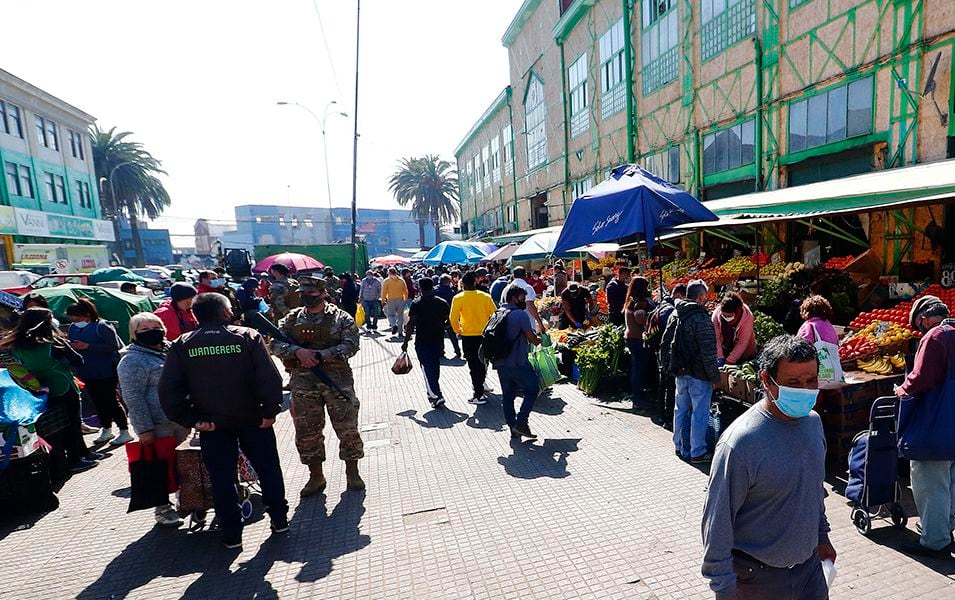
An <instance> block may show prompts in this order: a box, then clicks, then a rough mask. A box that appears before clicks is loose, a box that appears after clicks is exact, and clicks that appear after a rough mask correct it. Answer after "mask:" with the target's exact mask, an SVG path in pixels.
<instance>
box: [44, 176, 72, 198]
mask: <svg viewBox="0 0 955 600" xmlns="http://www.w3.org/2000/svg"><path fill="white" fill-rule="evenodd" d="M43 181H44V183H45V184H46V195H47V197H48V198H49V199H50V202H53V203H56V204H66V203H67V201H66V180H65V179H63V176H62V175H54V174H53V173H44V174H43Z"/></svg>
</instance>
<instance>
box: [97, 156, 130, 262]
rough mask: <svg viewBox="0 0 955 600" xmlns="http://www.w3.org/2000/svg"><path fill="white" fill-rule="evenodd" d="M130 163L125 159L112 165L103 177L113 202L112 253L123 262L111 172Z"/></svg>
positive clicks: (114, 189) (121, 240) (116, 203)
mask: <svg viewBox="0 0 955 600" xmlns="http://www.w3.org/2000/svg"><path fill="white" fill-rule="evenodd" d="M131 164H133V162H132V161H129V160H126V161H123V162H121V163H119V164H117V165H115V166H113V168H112V169H110V170H109V176H108V177H106V178H105V179H106V182H107V183H108V184H109V199H110V201H111V202H112V204H113V206H112V208H113V214H112V215H110V216H111V217H112V218H113V236H114V237H115V238H116V241H115V242H114V244H115V249H116V251H115V252H114V255H116V258H118V259H119V261H120V263H124V262H126V261H125V260H124V258H125V257H124V256H123V255H124V254H125V252H123V239H122V235H121V230H120V227H119V213H120V210H119V203H118V202H117V201H116V187H115V186H114V185H113V174H114V173H116V169H118V168H120V167H122V166H124V165H131ZM102 181H103V178H100V183H101V184H102ZM102 192H103V187H102V185H100V193H102Z"/></svg>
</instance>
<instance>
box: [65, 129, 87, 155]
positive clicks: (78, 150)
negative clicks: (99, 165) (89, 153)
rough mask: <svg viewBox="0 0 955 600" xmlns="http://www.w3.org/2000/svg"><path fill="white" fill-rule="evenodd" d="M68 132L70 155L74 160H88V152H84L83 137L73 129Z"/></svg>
mask: <svg viewBox="0 0 955 600" xmlns="http://www.w3.org/2000/svg"><path fill="white" fill-rule="evenodd" d="M68 131H69V132H70V154H72V155H73V158H78V159H79V160H86V152H85V150H83V136H82V135H81V134H80V133H79V132H77V131H73V130H72V129H70V130H68Z"/></svg>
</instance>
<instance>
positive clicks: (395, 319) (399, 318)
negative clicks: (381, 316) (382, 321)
mask: <svg viewBox="0 0 955 600" xmlns="http://www.w3.org/2000/svg"><path fill="white" fill-rule="evenodd" d="M385 316H386V317H388V327H391V328H392V329H397V330H398V333H401V329H402V328H403V327H404V324H405V301H404V300H389V301H388V302H385Z"/></svg>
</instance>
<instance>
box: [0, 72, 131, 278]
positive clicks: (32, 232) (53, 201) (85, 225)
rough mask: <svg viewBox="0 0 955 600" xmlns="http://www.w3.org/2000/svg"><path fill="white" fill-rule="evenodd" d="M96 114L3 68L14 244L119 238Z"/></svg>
mask: <svg viewBox="0 0 955 600" xmlns="http://www.w3.org/2000/svg"><path fill="white" fill-rule="evenodd" d="M94 122H95V119H94V118H93V117H92V116H91V115H89V114H87V113H85V112H83V111H82V110H80V109H78V108H76V107H75V106H72V105H71V104H68V103H66V102H64V101H63V100H60V99H59V98H57V97H55V96H53V95H52V94H49V93H47V92H45V91H43V90H41V89H39V88H38V87H36V86H34V85H32V84H30V83H28V82H26V81H24V80H22V79H20V78H19V77H16V76H15V75H13V74H11V73H8V72H6V71H3V70H0V168H2V169H3V176H2V177H0V236H2V238H3V239H4V240H5V241H6V248H7V252H6V253H5V254H6V258H7V260H8V261H10V260H12V259H11V254H10V252H11V251H10V248H12V244H13V243H42V244H50V243H68V244H76V243H84V242H89V243H92V242H103V241H113V240H114V237H115V236H114V233H113V228H112V224H111V223H110V222H108V221H103V220H101V218H100V217H101V211H100V204H99V193H98V189H97V181H96V172H95V169H94V167H93V156H92V154H91V151H90V143H89V129H90V127H91V126H92V125H93V124H94Z"/></svg>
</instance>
